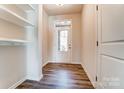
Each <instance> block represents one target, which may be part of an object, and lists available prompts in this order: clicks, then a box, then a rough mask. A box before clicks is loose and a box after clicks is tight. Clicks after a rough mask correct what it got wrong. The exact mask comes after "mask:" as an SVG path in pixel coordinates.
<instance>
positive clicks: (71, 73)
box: [17, 63, 93, 89]
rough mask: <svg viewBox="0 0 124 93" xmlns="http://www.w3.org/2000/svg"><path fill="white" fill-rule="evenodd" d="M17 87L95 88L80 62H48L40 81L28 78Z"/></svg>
mask: <svg viewBox="0 0 124 93" xmlns="http://www.w3.org/2000/svg"><path fill="white" fill-rule="evenodd" d="M17 89H93V86H92V84H91V82H90V80H89V78H88V77H87V75H86V73H85V71H84V69H83V68H82V67H81V65H79V64H65V63H48V64H47V65H45V66H44V67H43V78H42V79H41V80H40V81H32V80H26V81H25V82H23V83H22V84H21V85H19V86H18V87H17Z"/></svg>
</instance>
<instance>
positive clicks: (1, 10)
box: [0, 5, 34, 27]
mask: <svg viewBox="0 0 124 93" xmlns="http://www.w3.org/2000/svg"><path fill="white" fill-rule="evenodd" d="M0 18H1V19H3V20H6V21H8V22H11V23H14V24H16V25H19V26H24V27H25V26H34V25H33V24H32V23H30V22H29V21H28V20H26V19H25V18H23V17H21V16H19V15H18V14H16V13H14V12H13V11H11V10H9V9H7V8H6V7H4V6H2V5H0Z"/></svg>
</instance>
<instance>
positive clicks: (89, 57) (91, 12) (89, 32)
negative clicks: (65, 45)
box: [81, 5, 97, 86]
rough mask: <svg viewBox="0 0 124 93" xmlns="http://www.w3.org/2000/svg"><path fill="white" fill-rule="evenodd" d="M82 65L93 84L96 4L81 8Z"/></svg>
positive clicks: (94, 76) (94, 73)
mask: <svg viewBox="0 0 124 93" xmlns="http://www.w3.org/2000/svg"><path fill="white" fill-rule="evenodd" d="M81 22H82V42H81V44H82V57H81V58H82V66H83V67H84V69H85V71H86V72H87V74H88V77H89V79H90V80H91V82H92V84H93V85H94V86H95V79H96V47H97V46H96V41H97V35H96V31H97V29H96V5H83V8H82V20H81Z"/></svg>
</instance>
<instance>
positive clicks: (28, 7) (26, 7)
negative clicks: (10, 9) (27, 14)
mask: <svg viewBox="0 0 124 93" xmlns="http://www.w3.org/2000/svg"><path fill="white" fill-rule="evenodd" d="M16 6H17V7H19V8H21V9H22V10H24V11H28V10H33V11H34V10H35V8H34V7H33V6H32V5H31V4H17V5H16Z"/></svg>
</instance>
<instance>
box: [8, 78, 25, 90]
mask: <svg viewBox="0 0 124 93" xmlns="http://www.w3.org/2000/svg"><path fill="white" fill-rule="evenodd" d="M25 80H26V77H24V78H22V79H21V80H19V81H18V82H16V83H15V84H13V85H12V86H11V87H9V88H8V89H15V88H16V87H18V86H19V85H20V84H21V83H23V82H24V81H25Z"/></svg>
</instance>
